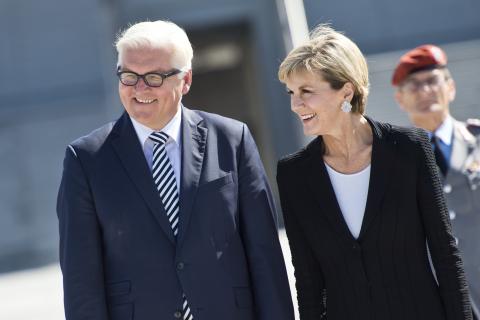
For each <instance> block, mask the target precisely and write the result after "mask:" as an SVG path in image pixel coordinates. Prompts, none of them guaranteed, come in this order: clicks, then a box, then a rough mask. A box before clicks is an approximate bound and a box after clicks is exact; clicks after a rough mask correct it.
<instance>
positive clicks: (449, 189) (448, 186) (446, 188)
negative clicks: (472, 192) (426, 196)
mask: <svg viewBox="0 0 480 320" xmlns="http://www.w3.org/2000/svg"><path fill="white" fill-rule="evenodd" d="M443 192H445V193H450V192H452V185H451V184H448V183H447V184H446V185H444V186H443Z"/></svg>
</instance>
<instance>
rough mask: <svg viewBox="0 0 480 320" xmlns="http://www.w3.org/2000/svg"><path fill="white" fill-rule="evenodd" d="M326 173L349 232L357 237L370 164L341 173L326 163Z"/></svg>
mask: <svg viewBox="0 0 480 320" xmlns="http://www.w3.org/2000/svg"><path fill="white" fill-rule="evenodd" d="M325 166H326V167H327V172H328V175H329V176H330V181H331V182H332V186H333V190H334V191H335V196H336V197H337V202H338V205H339V206H340V210H341V211H342V214H343V218H344V219H345V222H346V223H347V226H348V229H350V233H351V234H352V235H353V236H354V237H355V239H357V238H358V236H359V235H360V229H361V227H362V221H363V216H364V214H365V206H366V204H367V196H368V185H369V182H370V167H371V166H370V165H368V167H366V168H365V169H363V170H362V171H359V172H356V173H352V174H343V173H340V172H337V171H335V170H334V169H333V168H331V167H330V166H329V165H328V164H327V163H325Z"/></svg>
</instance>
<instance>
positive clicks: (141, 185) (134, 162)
mask: <svg viewBox="0 0 480 320" xmlns="http://www.w3.org/2000/svg"><path fill="white" fill-rule="evenodd" d="M112 145H113V148H114V150H115V152H116V153H117V155H118V158H119V159H120V161H121V163H122V165H123V166H124V167H125V170H126V171H127V173H128V176H129V177H130V179H131V180H132V182H133V184H134V185H135V186H136V187H137V189H138V192H139V193H140V195H141V196H142V197H143V199H144V200H145V202H146V203H147V205H148V207H149V208H150V210H151V212H152V214H153V215H154V216H155V219H156V220H157V222H158V224H159V225H160V227H161V228H162V230H163V231H164V232H165V234H166V235H167V237H168V239H169V240H170V241H171V242H172V243H175V239H174V237H173V232H172V228H171V227H170V223H169V222H168V218H167V214H166V213H165V209H164V207H163V204H162V201H161V199H160V196H159V195H158V192H157V188H156V187H155V184H154V182H153V179H152V174H151V172H150V170H149V168H148V164H147V161H146V160H145V155H144V154H143V150H142V147H141V146H140V143H139V141H138V137H137V134H136V132H135V129H134V128H133V125H132V122H131V120H130V117H129V116H128V114H127V113H124V114H123V116H122V117H121V118H120V119H119V120H118V121H117V123H116V124H115V127H114V128H113V130H112Z"/></svg>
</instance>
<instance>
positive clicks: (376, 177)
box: [358, 117, 396, 241]
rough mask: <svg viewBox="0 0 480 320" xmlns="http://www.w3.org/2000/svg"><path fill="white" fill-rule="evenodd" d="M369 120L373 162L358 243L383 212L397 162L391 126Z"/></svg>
mask: <svg viewBox="0 0 480 320" xmlns="http://www.w3.org/2000/svg"><path fill="white" fill-rule="evenodd" d="M367 120H368V122H369V124H370V126H371V128H372V133H373V146H372V160H371V167H370V182H369V186H368V196H367V204H366V206H365V214H364V216H363V222H362V227H361V229H360V235H359V236H358V241H361V240H362V238H363V237H364V236H365V233H366V232H367V230H368V228H369V227H370V225H371V224H372V222H373V220H375V217H376V216H377V214H378V213H379V212H380V211H381V205H382V200H383V197H384V195H385V192H386V191H387V188H388V182H389V181H390V180H389V178H390V174H391V172H390V170H391V167H392V163H393V162H394V161H395V158H394V156H393V155H394V152H395V150H394V147H395V146H396V141H390V140H389V137H390V136H389V133H390V125H387V124H381V123H379V122H376V121H374V120H372V119H370V118H368V117H367Z"/></svg>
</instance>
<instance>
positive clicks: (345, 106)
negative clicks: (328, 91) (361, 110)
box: [341, 100, 352, 113]
mask: <svg viewBox="0 0 480 320" xmlns="http://www.w3.org/2000/svg"><path fill="white" fill-rule="evenodd" d="M341 109H342V111H343V112H345V113H349V112H350V111H352V105H351V104H350V102H348V101H347V100H345V101H343V103H342V107H341Z"/></svg>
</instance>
